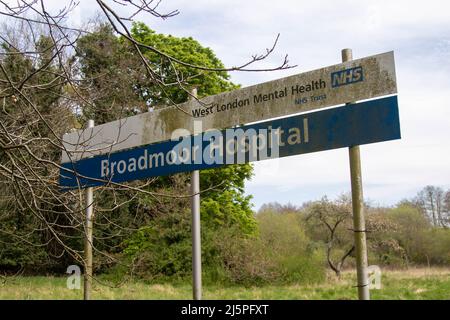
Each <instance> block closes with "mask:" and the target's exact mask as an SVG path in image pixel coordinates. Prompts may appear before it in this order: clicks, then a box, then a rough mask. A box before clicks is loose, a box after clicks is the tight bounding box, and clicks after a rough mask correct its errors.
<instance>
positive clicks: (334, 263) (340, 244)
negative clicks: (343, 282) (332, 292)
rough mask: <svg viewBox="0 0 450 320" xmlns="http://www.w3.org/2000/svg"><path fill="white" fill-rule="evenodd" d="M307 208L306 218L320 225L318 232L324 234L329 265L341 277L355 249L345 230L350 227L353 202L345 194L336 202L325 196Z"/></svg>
mask: <svg viewBox="0 0 450 320" xmlns="http://www.w3.org/2000/svg"><path fill="white" fill-rule="evenodd" d="M306 210H307V217H306V220H307V221H308V222H309V223H312V224H313V225H315V226H318V227H320V230H318V231H317V232H319V233H321V234H322V236H323V241H324V242H325V244H326V256H327V262H328V266H329V267H330V268H331V269H332V270H333V271H334V272H335V273H336V276H337V277H340V276H341V271H342V267H343V265H344V263H345V260H346V259H347V258H348V257H349V256H350V255H351V254H352V253H353V251H354V249H355V246H354V244H353V241H352V240H350V239H349V238H348V233H347V232H345V231H348V229H349V228H350V222H351V217H352V209H351V202H349V199H348V198H347V197H345V196H342V197H341V198H340V199H338V200H337V201H335V202H332V201H330V200H328V199H327V198H326V197H324V198H322V200H320V201H316V202H312V203H310V204H309V205H308V207H307V208H306ZM346 229H347V230H346ZM345 247H346V248H345ZM337 249H340V250H337ZM335 251H338V252H335Z"/></svg>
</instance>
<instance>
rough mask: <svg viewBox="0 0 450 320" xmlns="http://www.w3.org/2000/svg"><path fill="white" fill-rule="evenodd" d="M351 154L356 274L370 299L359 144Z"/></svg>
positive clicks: (347, 54)
mask: <svg viewBox="0 0 450 320" xmlns="http://www.w3.org/2000/svg"><path fill="white" fill-rule="evenodd" d="M350 60H353V54H352V50H351V49H343V50H342V62H346V61H350ZM353 102H354V101H353ZM350 103H352V102H349V103H348V104H350ZM349 156H350V176H351V185H352V207H353V232H354V236H355V250H356V275H357V278H358V297H359V299H360V300H370V292H369V279H368V277H369V275H368V274H367V243H366V222H365V218H364V198H363V189H362V175H361V157H360V153H359V146H351V147H350V148H349Z"/></svg>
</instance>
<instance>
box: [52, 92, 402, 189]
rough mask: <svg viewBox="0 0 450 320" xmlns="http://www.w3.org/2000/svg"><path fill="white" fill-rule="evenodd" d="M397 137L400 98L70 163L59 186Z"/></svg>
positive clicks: (140, 176)
mask: <svg viewBox="0 0 450 320" xmlns="http://www.w3.org/2000/svg"><path fill="white" fill-rule="evenodd" d="M394 139H400V124H399V117H398V104H397V97H396V96H392V97H387V98H382V99H377V100H372V101H366V102H362V103H356V104H354V105H351V106H345V107H337V108H332V109H326V110H322V111H316V112H311V113H306V114H301V115H296V116H291V117H288V118H283V119H277V120H272V121H266V122H262V123H257V124H252V125H245V126H242V127H239V128H233V129H225V130H215V131H208V132H205V133H203V134H198V135H194V136H189V137H185V138H182V139H180V140H176V141H172V140H169V141H165V142H160V143H155V144H151V145H146V146H141V147H138V148H134V149H129V150H125V151H119V152H115V153H111V154H108V155H99V156H95V157H92V158H86V159H82V160H80V161H77V162H73V163H71V162H68V163H65V164H63V168H64V169H61V178H60V184H61V186H62V187H65V188H77V187H87V186H98V185H103V184H105V183H108V181H111V182H116V183H122V182H125V181H131V180H137V179H144V178H149V177H155V176H162V175H169V174H174V173H179V172H186V171H193V170H202V169H210V168H215V167H218V166H221V165H224V164H233V163H246V162H253V161H259V160H265V159H273V158H278V157H286V156H290V155H296V154H303V153H310V152H316V151H322V150H329V149H336V148H342V147H349V146H354V145H361V144H368V143H374V142H380V141H387V140H394Z"/></svg>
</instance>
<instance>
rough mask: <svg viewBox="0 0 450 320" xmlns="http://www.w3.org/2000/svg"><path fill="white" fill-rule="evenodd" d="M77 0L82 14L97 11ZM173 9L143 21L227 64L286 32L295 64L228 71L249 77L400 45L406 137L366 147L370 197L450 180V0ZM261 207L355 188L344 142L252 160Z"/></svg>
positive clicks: (166, 5) (247, 80) (243, 79)
mask: <svg viewBox="0 0 450 320" xmlns="http://www.w3.org/2000/svg"><path fill="white" fill-rule="evenodd" d="M94 6H95V3H94V2H93V1H89V2H87V1H81V5H80V11H79V12H80V15H81V16H82V17H87V16H90V15H92V14H93V10H92V8H93V7H94ZM175 9H178V10H179V11H180V14H179V15H178V16H176V17H173V18H170V19H168V20H165V21H162V20H157V19H156V18H148V17H147V18H145V17H144V16H141V17H140V18H141V20H143V21H144V22H145V23H147V24H148V25H149V27H150V28H152V29H154V30H156V31H157V32H159V33H166V34H172V35H175V36H179V37H182V36H192V37H193V38H195V39H197V40H198V41H199V42H200V43H201V44H202V45H204V46H208V47H210V48H211V49H213V50H214V52H215V53H216V55H217V56H218V57H219V58H220V59H221V60H222V61H223V62H224V63H225V65H227V66H234V65H238V64H240V63H242V62H244V61H246V60H248V59H249V57H250V56H251V55H252V54H255V53H262V52H264V50H265V48H267V47H270V46H271V44H272V42H273V40H274V39H275V37H276V35H277V34H278V33H280V34H281V37H280V40H279V44H278V47H277V49H276V53H275V54H274V55H273V56H272V57H271V59H270V60H267V61H265V62H264V64H262V65H261V67H267V66H275V65H277V64H278V63H280V62H281V61H282V59H283V56H284V55H285V54H289V58H290V61H291V64H296V65H298V67H297V68H295V69H292V70H288V71H278V72H270V73H238V72H236V73H232V80H233V81H234V82H235V83H239V84H242V85H243V86H248V85H253V84H257V83H259V82H263V81H268V80H272V79H277V78H281V77H285V76H287V75H290V74H295V73H300V72H304V71H308V70H312V69H317V68H321V67H324V66H328V65H332V64H336V63H339V62H341V49H343V48H352V49H353V55H354V58H361V57H364V56H369V55H373V54H378V53H382V52H386V51H391V50H394V52H395V58H396V68H397V82H398V92H399V93H398V96H399V108H400V124H401V132H402V139H401V140H399V141H392V142H382V143H377V144H371V145H364V146H362V147H361V156H362V168H363V185H364V195H365V198H367V199H370V200H371V201H372V202H373V203H374V204H382V205H393V204H395V203H396V202H398V201H399V200H401V199H403V198H408V197H412V196H414V195H415V194H416V192H417V191H419V190H420V189H421V188H422V187H424V186H425V185H428V184H431V185H437V186H441V187H443V188H445V189H448V188H450V148H449V145H450V144H449V138H450V111H449V108H450V103H449V100H450V2H449V1H448V0H442V1H438V0H428V1H411V0H409V1H407V0H390V1H387V0H374V1H371V0H370V1H369V0H341V1H334V0H320V1H318V0H315V1H301V0H278V1H268V0H267V1H266V0H246V1H237V0H214V1H213V0H196V1H181V0H171V1H169V0H163V1H162V3H161V6H160V10H161V11H162V12H164V11H172V10H175ZM246 190H247V193H248V194H252V195H253V196H254V201H253V202H254V204H255V209H258V208H259V207H260V206H261V205H262V204H263V203H265V202H271V201H278V202H280V203H287V202H291V203H293V204H301V203H302V202H304V201H307V200H315V199H319V198H321V197H322V196H323V195H328V196H329V197H331V198H333V197H335V196H337V195H339V194H340V193H342V192H347V191H349V190H350V178H349V164H348V150H347V149H339V150H332V151H324V152H319V153H314V154H307V155H299V156H292V157H288V158H284V159H277V160H268V161H263V162H259V163H256V164H255V176H254V178H253V179H252V180H251V181H250V182H249V183H247V188H246Z"/></svg>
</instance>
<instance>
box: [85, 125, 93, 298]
mask: <svg viewBox="0 0 450 320" xmlns="http://www.w3.org/2000/svg"><path fill="white" fill-rule="evenodd" d="M87 127H88V128H92V127H94V120H88V123H87ZM85 204H86V225H85V233H86V234H85V238H84V300H90V299H91V287H92V219H93V212H94V208H93V204H94V195H93V191H92V188H87V189H86V202H85Z"/></svg>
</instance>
